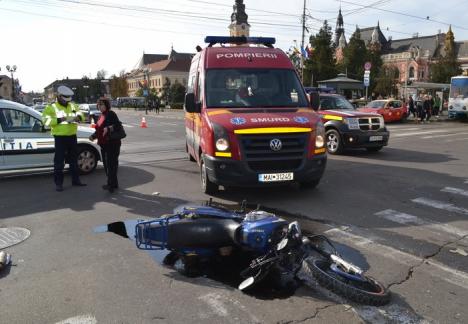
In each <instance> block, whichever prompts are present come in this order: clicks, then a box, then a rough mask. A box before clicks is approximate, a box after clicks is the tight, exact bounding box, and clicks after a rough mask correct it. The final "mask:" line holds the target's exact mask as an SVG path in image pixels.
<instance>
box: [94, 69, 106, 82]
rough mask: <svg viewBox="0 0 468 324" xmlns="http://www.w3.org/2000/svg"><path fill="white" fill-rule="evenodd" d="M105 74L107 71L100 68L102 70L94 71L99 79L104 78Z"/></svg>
mask: <svg viewBox="0 0 468 324" xmlns="http://www.w3.org/2000/svg"><path fill="white" fill-rule="evenodd" d="M106 75H107V71H106V70H104V69H102V70H99V71H98V72H97V73H96V79H99V80H104V79H105V78H106Z"/></svg>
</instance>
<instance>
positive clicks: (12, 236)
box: [0, 227, 31, 250]
mask: <svg viewBox="0 0 468 324" xmlns="http://www.w3.org/2000/svg"><path fill="white" fill-rule="evenodd" d="M29 235H31V232H30V231H29V230H28V229H26V228H21V227H2V228H0V250H2V249H4V248H7V247H9V246H12V245H15V244H18V243H21V242H23V241H24V240H25V239H27V238H28V237H29Z"/></svg>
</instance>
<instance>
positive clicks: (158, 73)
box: [127, 48, 194, 97]
mask: <svg viewBox="0 0 468 324" xmlns="http://www.w3.org/2000/svg"><path fill="white" fill-rule="evenodd" d="M193 56H194V54H190V53H177V52H176V51H174V49H173V48H171V52H170V53H169V55H164V54H144V53H143V56H142V57H141V59H140V61H139V63H138V66H137V68H136V69H134V70H132V71H131V72H129V73H128V74H127V84H128V95H129V96H130V97H135V96H136V93H137V91H138V90H139V89H143V88H145V87H148V88H150V89H155V90H156V91H157V93H158V94H159V95H161V93H162V91H163V89H164V87H165V83H166V81H167V80H169V82H170V84H171V85H172V84H174V83H176V82H177V83H180V84H182V85H183V86H186V84H187V79H188V75H189V70H190V64H191V62H192V57H193Z"/></svg>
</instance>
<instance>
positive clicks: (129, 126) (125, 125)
mask: <svg viewBox="0 0 468 324" xmlns="http://www.w3.org/2000/svg"><path fill="white" fill-rule="evenodd" d="M122 125H123V126H124V127H128V128H133V127H135V126H133V125H130V124H122Z"/></svg>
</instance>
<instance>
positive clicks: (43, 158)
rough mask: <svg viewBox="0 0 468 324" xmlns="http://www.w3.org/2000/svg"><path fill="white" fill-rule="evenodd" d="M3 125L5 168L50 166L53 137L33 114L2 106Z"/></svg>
mask: <svg viewBox="0 0 468 324" xmlns="http://www.w3.org/2000/svg"><path fill="white" fill-rule="evenodd" d="M3 115H4V116H6V117H7V118H6V121H7V123H6V125H5V127H4V126H3V125H2V130H3V140H2V141H3V143H2V148H3V156H4V165H5V169H25V168H36V167H46V166H51V165H53V155H54V150H55V145H54V138H53V137H52V136H51V135H50V132H48V131H47V132H46V131H45V130H44V129H43V127H42V121H41V120H40V119H39V118H38V117H37V116H35V115H32V114H29V113H28V112H26V111H22V110H17V109H6V108H3Z"/></svg>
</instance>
